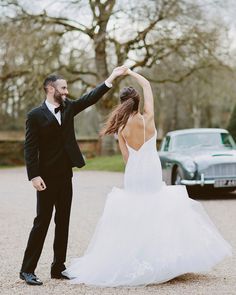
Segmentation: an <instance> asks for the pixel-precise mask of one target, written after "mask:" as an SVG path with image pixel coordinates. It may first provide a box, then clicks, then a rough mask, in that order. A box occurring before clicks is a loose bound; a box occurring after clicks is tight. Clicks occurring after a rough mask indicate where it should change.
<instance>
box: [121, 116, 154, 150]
mask: <svg viewBox="0 0 236 295" xmlns="http://www.w3.org/2000/svg"><path fill="white" fill-rule="evenodd" d="M144 128H145V130H144ZM154 134H155V124H154V120H153V117H151V118H150V117H148V116H147V115H145V114H144V115H141V114H140V113H139V112H138V113H137V114H135V115H134V116H132V117H130V118H129V120H128V122H127V124H126V126H125V128H124V129H123V130H122V136H123V138H124V139H125V141H126V142H127V144H128V145H129V146H130V147H131V148H133V149H134V150H139V149H140V148H141V146H142V145H143V144H144V142H146V141H147V140H149V139H150V138H151V137H153V135H154ZM144 136H145V138H144Z"/></svg>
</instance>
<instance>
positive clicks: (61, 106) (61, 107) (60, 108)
mask: <svg viewBox="0 0 236 295" xmlns="http://www.w3.org/2000/svg"><path fill="white" fill-rule="evenodd" d="M59 111H61V112H62V113H63V112H64V106H63V105H62V104H60V105H59V107H57V108H55V109H54V112H55V114H56V113H58V112H59Z"/></svg>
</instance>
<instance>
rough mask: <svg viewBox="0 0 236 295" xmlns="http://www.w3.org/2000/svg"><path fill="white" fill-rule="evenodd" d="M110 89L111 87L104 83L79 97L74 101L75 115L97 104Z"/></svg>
mask: <svg viewBox="0 0 236 295" xmlns="http://www.w3.org/2000/svg"><path fill="white" fill-rule="evenodd" d="M108 90H110V88H109V87H107V86H106V84H105V83H102V84H99V85H98V86H97V87H96V88H94V89H93V90H91V91H90V92H88V93H87V94H84V95H83V96H81V97H80V98H79V99H76V100H74V101H73V102H72V105H73V110H74V116H75V115H77V114H78V113H80V112H81V111H83V110H84V109H86V108H88V107H89V106H91V105H93V104H95V103H96V102H97V101H98V100H99V99H100V98H101V97H102V96H103V95H104V94H105V93H106V92H107V91H108Z"/></svg>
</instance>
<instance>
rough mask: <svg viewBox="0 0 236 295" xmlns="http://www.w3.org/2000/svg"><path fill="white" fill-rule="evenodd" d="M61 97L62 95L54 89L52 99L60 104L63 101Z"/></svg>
mask: <svg viewBox="0 0 236 295" xmlns="http://www.w3.org/2000/svg"><path fill="white" fill-rule="evenodd" d="M62 96H64V94H61V93H60V92H59V91H58V90H57V89H55V93H54V96H53V97H54V100H55V101H56V102H58V103H59V104H62V103H63V101H64V100H63V97H62Z"/></svg>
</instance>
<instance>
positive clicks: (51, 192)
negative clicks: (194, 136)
mask: <svg viewBox="0 0 236 295" xmlns="http://www.w3.org/2000/svg"><path fill="white" fill-rule="evenodd" d="M126 70H127V67H125V66H121V67H117V68H115V69H114V70H113V72H112V74H111V75H110V76H109V77H108V78H107V80H106V81H105V82H104V83H102V84H100V85H98V86H97V87H96V88H95V89H93V90H91V91H90V92H89V93H87V94H85V95H83V96H82V97H81V98H79V99H77V100H69V99H68V98H67V97H66V96H67V95H68V90H67V83H66V81H65V79H64V78H63V77H62V76H57V75H50V76H48V77H47V78H46V79H45V81H44V90H45V92H46V99H45V101H44V102H43V104H42V105H41V106H39V107H37V108H35V109H33V110H31V111H30V112H29V113H28V114H27V120H26V137H25V161H26V167H27V174H28V178H29V180H31V181H32V184H33V186H34V187H35V189H36V190H37V215H36V217H35V219H34V224H33V228H32V230H31V232H30V236H29V240H28V244H27V247H26V250H25V254H24V259H23V263H22V267H21V271H20V278H21V279H22V280H25V281H26V283H27V284H30V285H42V282H41V281H40V280H39V278H38V277H37V276H36V275H35V273H34V271H35V268H36V266H37V263H38V260H39V257H40V255H41V252H42V248H43V244H44V240H45V237H46V234H47V230H48V227H49V223H50V220H51V217H52V212H53V208H54V207H55V217H54V221H55V237H54V244H53V249H54V259H53V262H52V265H51V278H55V279H67V277H65V276H63V275H62V274H61V272H62V271H63V270H64V269H65V265H64V262H65V259H66V250H67V241H68V228H69V219H70V209H71V200H72V167H82V166H84V165H85V163H84V159H83V156H82V154H81V152H80V149H79V147H78V145H77V142H76V139H75V133H74V116H75V115H77V114H78V113H80V112H81V111H83V110H84V109H86V108H87V107H89V106H91V105H93V104H95V103H96V102H97V101H98V100H99V99H100V98H101V97H102V96H103V95H104V94H105V93H106V92H107V91H108V90H109V89H110V87H112V84H111V83H112V81H113V80H114V79H115V78H116V77H118V76H120V75H124V74H125V72H126Z"/></svg>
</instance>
